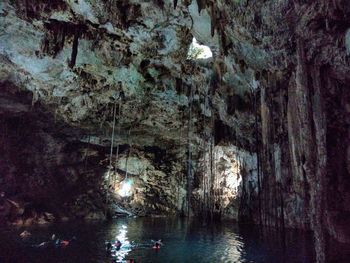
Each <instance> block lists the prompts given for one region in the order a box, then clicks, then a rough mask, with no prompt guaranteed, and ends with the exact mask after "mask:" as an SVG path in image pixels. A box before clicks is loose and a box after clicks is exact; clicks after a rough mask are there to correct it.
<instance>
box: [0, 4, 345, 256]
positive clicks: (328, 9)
mask: <svg viewBox="0 0 350 263" xmlns="http://www.w3.org/2000/svg"><path fill="white" fill-rule="evenodd" d="M349 15H350V4H349V3H348V1H346V0H333V1H328V0H319V1H307V0H304V1H302V0H299V1H298V0H282V1H272V0H271V1H260V0H255V1H248V0H240V1H224V0H218V1H213V0H197V1H190V0H183V1H170V0H162V1H133V0H129V1H127V0H77V1H73V0H72V1H71V0H55V1H44V0H40V1H30V0H26V1H22V0H17V1H16V0H5V1H2V2H1V3H0V24H1V25H2V26H1V28H0V61H1V62H0V87H1V90H0V92H1V93H0V94H1V97H0V115H1V127H0V128H1V139H0V140H1V152H3V153H4V154H2V155H1V156H0V173H1V180H2V181H1V185H0V190H1V191H3V192H4V193H5V197H2V200H1V210H0V214H1V217H0V220H3V221H10V222H17V223H21V222H24V223H26V221H27V220H28V219H30V220H34V221H35V220H36V221H40V222H41V221H49V220H51V219H52V216H51V214H53V216H56V217H57V218H66V217H69V218H74V217H81V218H91V219H98V218H103V217H105V216H106V215H114V214H115V213H123V212H125V211H127V213H134V214H138V215H159V214H162V215H164V214H167V215H169V214H183V215H194V216H203V215H204V216H206V217H207V218H217V217H228V218H233V219H237V220H241V221H242V222H254V223H257V224H262V225H269V226H273V227H277V228H279V229H281V230H282V229H284V228H285V227H293V228H301V229H304V230H312V231H313V232H314V236H315V250H316V255H317V262H342V261H343V262H346V259H347V257H348V256H349V254H350V252H349V250H348V248H349V244H350V228H349V226H350V222H349V218H350V217H349V215H350V200H349V199H350V194H349V190H348V189H349V187H350V185H349V184H350V179H349V178H350V177H349V174H350V142H349V140H350V139H349V138H350V134H349V122H350V120H349V116H350V115H349V111H350V102H349V101H350V100H349V92H348V88H349V76H350V74H349V73H350V67H349V50H350V44H349V34H350V33H349V30H350V29H349V28H350V23H349ZM193 36H194V37H196V39H197V40H198V41H199V42H201V43H203V44H206V45H208V46H210V48H211V50H212V51H213V53H214V57H213V58H211V59H206V60H200V59H199V60H188V59H186V58H187V52H188V48H189V45H190V43H191V41H192V37H193ZM113 123H114V125H113ZM113 127H114V128H113ZM113 130H114V133H113ZM113 134H114V135H113ZM111 146H112V147H111ZM111 149H112V151H111ZM111 152H112V155H111ZM126 177H127V178H128V179H131V180H132V181H133V188H132V190H131V196H130V197H127V198H121V197H120V196H119V195H118V191H119V188H120V186H121V184H122V183H123V182H124V180H125V178H126ZM33 218H34V219H33ZM28 223H30V222H28ZM337 248H340V249H337Z"/></svg>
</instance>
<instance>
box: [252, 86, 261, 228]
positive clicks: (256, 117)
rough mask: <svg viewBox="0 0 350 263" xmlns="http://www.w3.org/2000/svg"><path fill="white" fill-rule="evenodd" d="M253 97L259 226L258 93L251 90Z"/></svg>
mask: <svg viewBox="0 0 350 263" xmlns="http://www.w3.org/2000/svg"><path fill="white" fill-rule="evenodd" d="M252 92H253V96H254V114H255V124H254V125H255V145H256V163H257V164H256V165H257V177H258V207H259V224H260V226H261V225H262V217H261V212H262V211H261V178H260V144H259V134H258V132H259V131H258V106H257V103H258V102H257V96H258V94H257V93H258V91H257V90H256V91H255V90H252Z"/></svg>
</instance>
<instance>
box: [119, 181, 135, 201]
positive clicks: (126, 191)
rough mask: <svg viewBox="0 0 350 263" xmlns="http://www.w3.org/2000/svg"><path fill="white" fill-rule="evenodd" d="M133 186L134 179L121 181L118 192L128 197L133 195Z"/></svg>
mask: <svg viewBox="0 0 350 263" xmlns="http://www.w3.org/2000/svg"><path fill="white" fill-rule="evenodd" d="M131 187H132V181H131V180H124V181H123V182H121V184H120V186H119V190H118V194H119V195H120V196H122V197H127V196H130V195H131Z"/></svg>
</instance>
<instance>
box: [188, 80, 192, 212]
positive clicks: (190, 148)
mask: <svg viewBox="0 0 350 263" xmlns="http://www.w3.org/2000/svg"><path fill="white" fill-rule="evenodd" d="M192 104H193V88H192V86H191V87H190V95H189V118H188V135H187V136H188V160H187V215H188V216H190V204H191V196H192V147H191V143H192V141H191V125H192Z"/></svg>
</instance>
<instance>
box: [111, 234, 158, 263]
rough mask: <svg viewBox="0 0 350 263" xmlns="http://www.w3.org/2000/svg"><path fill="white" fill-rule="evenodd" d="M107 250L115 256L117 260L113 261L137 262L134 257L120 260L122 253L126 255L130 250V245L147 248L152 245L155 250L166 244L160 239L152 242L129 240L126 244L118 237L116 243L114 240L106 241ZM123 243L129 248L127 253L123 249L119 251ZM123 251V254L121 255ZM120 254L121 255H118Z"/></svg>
mask: <svg viewBox="0 0 350 263" xmlns="http://www.w3.org/2000/svg"><path fill="white" fill-rule="evenodd" d="M105 244H106V252H107V253H111V255H112V256H113V257H115V259H114V260H116V261H112V262H126V263H135V260H134V259H127V260H126V261H120V258H121V257H120V256H121V255H124V256H125V255H126V254H127V252H128V251H130V250H129V249H130V247H138V248H147V247H151V248H153V249H155V250H159V249H160V247H161V246H163V245H164V244H163V243H162V240H161V239H159V240H157V241H154V240H151V243H148V244H130V243H129V242H127V243H126V244H124V245H123V244H122V242H121V241H120V240H119V239H117V240H116V241H115V242H114V243H112V242H109V241H108V242H106V243H105ZM122 245H123V248H125V249H127V251H126V253H123V251H121V252H118V251H119V250H120V249H121V247H122ZM120 253H121V255H119V254H120ZM118 256H119V257H118Z"/></svg>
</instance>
